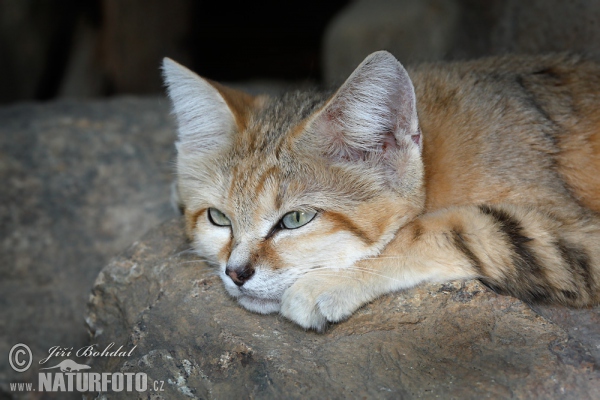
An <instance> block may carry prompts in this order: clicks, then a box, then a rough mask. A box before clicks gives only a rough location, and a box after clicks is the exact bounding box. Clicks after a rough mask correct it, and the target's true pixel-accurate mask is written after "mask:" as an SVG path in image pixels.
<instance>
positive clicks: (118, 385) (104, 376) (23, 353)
mask: <svg viewBox="0 0 600 400" xmlns="http://www.w3.org/2000/svg"><path fill="white" fill-rule="evenodd" d="M135 348H136V346H134V347H133V348H131V349H129V350H127V349H124V348H123V346H119V347H118V348H115V344H114V343H110V344H109V345H107V346H106V347H105V348H104V349H98V348H97V346H96V345H90V346H85V347H82V348H80V349H78V350H77V351H74V349H73V348H72V347H71V348H68V347H61V346H53V347H51V348H50V349H49V350H48V356H47V357H45V358H43V359H41V360H40V361H39V364H40V365H44V364H45V363H47V362H48V361H49V360H52V359H55V358H59V357H60V358H64V357H73V356H75V357H85V358H94V357H129V356H131V354H132V353H133V351H134V350H135ZM8 358H9V363H10V366H11V367H12V369H13V370H15V371H16V372H25V371H27V370H28V369H29V368H30V367H31V365H32V361H33V354H32V352H31V349H30V348H29V346H27V345H25V344H23V343H19V344H16V345H14V346H13V347H12V349H11V350H10V352H9V355H8ZM56 361H58V360H56ZM89 369H91V367H90V366H89V365H87V364H82V363H78V362H76V361H74V360H72V359H70V358H67V359H64V360H62V361H60V362H57V363H56V364H55V365H52V366H48V367H44V368H40V372H39V373H38V386H37V388H34V386H33V383H31V382H18V383H10V390H11V391H13V392H35V391H38V392H73V391H77V392H104V393H106V392H110V391H112V392H121V391H128V392H131V391H136V392H145V391H147V390H149V389H150V390H151V391H163V385H164V382H162V381H153V382H152V387H150V388H149V387H148V376H147V375H146V374H145V373H143V372H138V373H133V372H125V373H124V372H114V373H111V372H102V373H99V372H88V371H87V370H89ZM44 370H52V371H51V372H42V371H44ZM84 371H85V372H84Z"/></svg>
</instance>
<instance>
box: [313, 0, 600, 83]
mask: <svg viewBox="0 0 600 400" xmlns="http://www.w3.org/2000/svg"><path fill="white" fill-rule="evenodd" d="M376 50H388V51H390V52H391V53H392V54H394V55H395V56H396V57H397V58H398V59H399V60H400V61H401V62H402V63H407V64H410V63H415V62H420V61H436V60H442V59H468V58H476V57H482V56H486V55H492V54H503V53H529V54H532V53H533V54H539V53H548V52H562V51H570V52H580V53H587V54H595V55H599V56H600V2H597V1H588V0H572V1H562V0H529V1H522V0H357V1H354V2H352V3H350V5H348V6H347V7H346V9H344V10H343V11H341V12H340V13H339V15H337V16H336V17H335V18H334V20H333V21H332V22H331V24H330V26H329V27H328V28H327V31H326V34H325V38H324V45H323V57H322V58H323V65H322V67H323V75H324V77H325V80H326V82H329V83H331V82H337V81H339V80H340V79H345V78H346V77H347V76H348V75H349V74H350V73H351V72H352V70H353V69H354V68H355V67H356V66H357V65H358V64H359V63H360V62H361V61H362V60H363V59H364V57H365V56H367V55H368V54H369V53H371V52H373V51H376Z"/></svg>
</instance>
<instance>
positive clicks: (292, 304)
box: [280, 277, 361, 332]
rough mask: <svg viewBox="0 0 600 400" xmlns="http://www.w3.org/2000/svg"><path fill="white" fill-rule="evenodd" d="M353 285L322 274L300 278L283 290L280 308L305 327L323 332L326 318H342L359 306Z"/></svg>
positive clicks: (337, 320) (340, 319)
mask: <svg viewBox="0 0 600 400" xmlns="http://www.w3.org/2000/svg"><path fill="white" fill-rule="evenodd" d="M352 289H353V288H352V287H348V286H340V285H339V283H338V284H337V285H336V284H334V283H333V282H331V283H329V284H327V282H324V281H323V279H322V278H321V279H319V280H317V279H310V278H306V277H305V278H301V279H299V280H298V281H296V282H295V283H294V284H293V285H292V286H291V287H290V288H289V289H288V290H286V291H285V293H284V294H283V297H282V299H281V310H280V312H281V314H282V315H283V316H284V317H286V318H288V319H290V320H292V321H293V322H295V323H297V324H298V325H300V326H302V327H303V328H305V329H315V330H317V331H319V332H322V331H323V330H324V329H325V327H326V326H327V323H328V322H339V321H342V320H344V319H346V318H348V317H349V316H350V315H352V313H353V312H354V311H355V310H356V309H357V308H358V307H360V305H361V303H360V302H359V301H357V299H355V297H354V296H352V292H353V290H352Z"/></svg>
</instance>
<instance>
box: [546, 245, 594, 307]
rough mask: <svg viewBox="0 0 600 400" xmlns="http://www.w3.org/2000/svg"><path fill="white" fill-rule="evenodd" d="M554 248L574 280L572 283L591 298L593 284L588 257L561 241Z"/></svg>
mask: <svg viewBox="0 0 600 400" xmlns="http://www.w3.org/2000/svg"><path fill="white" fill-rule="evenodd" d="M556 247H557V248H558V251H559V252H560V255H561V257H562V259H563V260H564V261H565V265H566V266H567V268H569V270H570V271H571V274H572V275H573V278H574V279H575V281H574V282H573V283H575V284H576V285H577V286H578V287H580V288H581V289H582V290H586V291H587V293H588V295H589V296H590V297H593V293H594V287H595V282H594V276H593V275H592V272H591V267H592V266H591V262H590V256H589V255H588V254H587V253H586V252H585V251H584V250H583V249H581V248H579V247H576V246H573V245H572V244H570V243H568V242H566V241H564V240H562V239H559V240H558V243H557V244H556ZM577 277H579V279H577Z"/></svg>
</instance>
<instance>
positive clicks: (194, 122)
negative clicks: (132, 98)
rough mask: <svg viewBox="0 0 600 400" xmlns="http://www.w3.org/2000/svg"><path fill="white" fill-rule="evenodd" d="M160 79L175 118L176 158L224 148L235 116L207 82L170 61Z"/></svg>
mask: <svg viewBox="0 0 600 400" xmlns="http://www.w3.org/2000/svg"><path fill="white" fill-rule="evenodd" d="M162 70H163V77H164V81H165V85H166V86H167V91H168V94H169V98H170V99H171V102H172V104H173V113H174V114H175V116H176V118H177V125H178V133H179V135H178V141H177V144H176V145H177V151H178V153H179V154H194V155H197V154H211V153H214V152H216V151H219V150H221V149H223V148H224V147H227V146H228V145H229V144H230V143H231V140H232V136H233V134H234V133H235V131H236V129H237V125H238V124H237V121H236V115H235V114H234V110H232V109H231V108H230V106H229V105H228V102H227V101H226V99H225V97H224V96H223V94H222V93H221V91H219V90H218V89H217V88H216V87H215V86H216V85H213V84H211V83H209V81H207V80H205V79H203V78H201V77H200V76H198V75H197V74H195V73H194V72H192V71H190V70H189V69H187V68H186V67H184V66H182V65H180V64H178V63H176V62H175V61H173V60H171V59H170V58H165V59H163V64H162Z"/></svg>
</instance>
